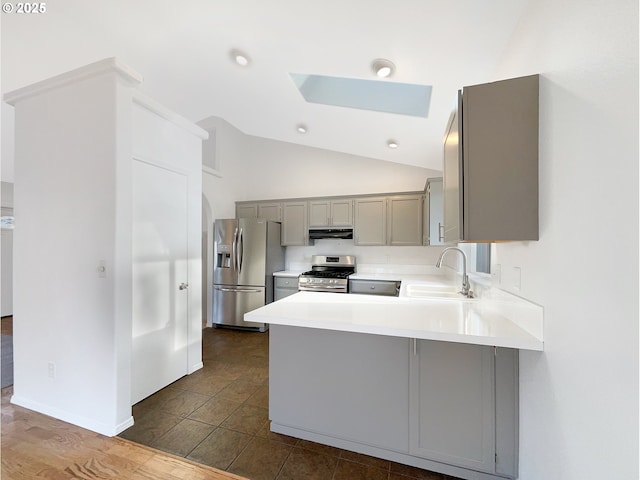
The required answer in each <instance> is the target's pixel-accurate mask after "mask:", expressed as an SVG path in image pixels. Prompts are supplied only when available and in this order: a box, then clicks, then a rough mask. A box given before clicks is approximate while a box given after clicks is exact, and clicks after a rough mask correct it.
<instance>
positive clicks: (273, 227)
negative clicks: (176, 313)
mask: <svg viewBox="0 0 640 480" xmlns="http://www.w3.org/2000/svg"><path fill="white" fill-rule="evenodd" d="M280 270H284V247H282V246H281V245H280V223H278V222H269V221H267V220H264V219H261V218H240V219H235V218H233V219H221V220H216V222H215V233H214V245H213V322H214V324H215V326H217V327H229V328H239V329H247V330H257V331H260V332H264V331H265V330H266V329H267V328H268V326H267V325H266V324H256V323H252V322H245V321H244V314H245V313H246V312H250V311H251V310H255V309H256V308H258V307H261V306H263V305H266V304H267V303H271V302H272V301H273V272H277V271H280Z"/></svg>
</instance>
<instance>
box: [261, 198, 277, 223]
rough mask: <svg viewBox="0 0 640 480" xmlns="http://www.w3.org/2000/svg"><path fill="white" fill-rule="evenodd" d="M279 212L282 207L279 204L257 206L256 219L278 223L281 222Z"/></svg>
mask: <svg viewBox="0 0 640 480" xmlns="http://www.w3.org/2000/svg"><path fill="white" fill-rule="evenodd" d="M281 211H282V205H281V204H280V203H279V202H276V203H259V204H258V218H264V219H266V220H271V221H273V222H280V221H282V215H281Z"/></svg>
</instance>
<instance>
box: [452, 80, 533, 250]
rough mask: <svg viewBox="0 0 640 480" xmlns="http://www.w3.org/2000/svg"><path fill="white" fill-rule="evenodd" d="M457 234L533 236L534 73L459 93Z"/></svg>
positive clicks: (467, 236)
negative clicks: (460, 195) (459, 227)
mask: <svg viewBox="0 0 640 480" xmlns="http://www.w3.org/2000/svg"><path fill="white" fill-rule="evenodd" d="M462 147H463V148H462V154H463V155H462V170H463V174H462V179H463V185H462V189H463V191H464V196H463V224H462V238H463V239H464V240H469V241H478V242H481V241H489V240H538V75H531V76H528V77H521V78H513V79H509V80H502V81H499V82H492V83H486V84H481V85H473V86H470V87H465V88H464V89H463V91H462Z"/></svg>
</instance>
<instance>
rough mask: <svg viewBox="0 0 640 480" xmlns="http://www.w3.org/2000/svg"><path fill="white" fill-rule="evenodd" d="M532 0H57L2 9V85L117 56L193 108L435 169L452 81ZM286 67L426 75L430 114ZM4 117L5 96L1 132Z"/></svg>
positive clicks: (361, 75)
mask: <svg viewBox="0 0 640 480" xmlns="http://www.w3.org/2000/svg"><path fill="white" fill-rule="evenodd" d="M527 2H528V0H323V1H314V2H312V1H305V0H271V1H266V0H174V1H169V0H90V1H88V0H53V1H48V2H46V12H45V13H37V14H36V13H32V14H16V13H12V14H6V13H4V14H2V15H1V16H0V17H1V22H2V23H1V35H2V37H1V41H2V45H1V48H2V52H1V53H2V55H1V62H2V63H1V67H2V70H1V81H2V83H1V88H2V92H3V93H6V92H8V91H11V90H14V89H16V88H19V87H22V86H25V85H28V84H30V83H33V82H36V81H39V80H43V79H45V78H47V77H50V76H53V75H55V74H58V73H62V72H65V71H68V70H72V69H74V68H77V67H79V66H82V65H85V64H87V63H91V62H94V61H97V60H100V59H102V58H105V57H118V58H119V59H120V60H122V61H123V62H124V63H126V64H128V65H129V66H131V67H132V68H134V69H135V70H136V71H138V72H139V73H140V74H142V76H143V77H144V82H143V84H142V85H141V87H140V88H141V89H142V90H143V91H144V92H145V93H147V94H148V95H150V96H152V97H153V98H155V99H156V100H158V101H159V102H161V103H163V104H164V105H166V106H168V107H170V108H172V109H173V110H175V111H176V112H178V113H180V114H181V115H183V116H184V117H186V118H188V119H190V120H192V121H199V120H201V119H204V118H206V117H210V116H217V117H221V118H223V119H225V120H226V121H228V122H229V123H231V124H233V125H234V126H235V127H237V128H238V129H240V130H241V131H243V132H244V133H246V134H249V135H255V136H259V137H266V138H270V139H275V140H281V141H285V142H292V143H298V144H303V145H309V146H313V147H319V148H324V149H329V150H335V151H340V152H346V153H350V154H354V155H361V156H365V157H371V158H376V159H382V160H388V161H392V162H398V163H404V164H409V165H416V166H421V167H425V168H431V169H436V170H440V169H441V151H442V135H443V132H444V129H445V127H446V123H447V120H448V118H449V114H450V112H451V110H452V109H453V108H454V104H455V100H456V94H457V90H458V89H459V88H460V87H462V86H463V85H472V84H475V83H481V82H485V81H488V80H490V79H491V75H492V73H493V71H494V69H495V67H496V65H497V63H498V62H499V60H500V58H501V55H502V53H503V51H504V49H505V47H506V45H507V44H508V42H509V40H510V38H511V35H512V33H513V31H514V29H515V28H516V26H517V24H518V21H519V19H520V18H521V16H522V15H523V12H524V10H525V7H526V4H527ZM234 49H238V50H241V51H243V52H245V53H246V55H248V57H249V58H250V63H249V65H248V66H246V67H240V66H239V65H237V64H236V63H234V62H233V61H232V58H231V55H230V52H231V51H232V50H234ZM378 58H384V59H388V60H390V61H392V62H393V63H394V64H395V67H396V71H395V73H394V75H393V76H392V77H390V78H388V79H386V80H380V79H378V78H377V77H376V76H375V74H374V73H373V71H372V69H371V63H372V61H373V60H374V59H378ZM291 73H298V74H315V75H328V76H336V77H346V78H350V79H363V80H372V81H388V82H397V83H408V84H420V85H428V86H431V87H432V90H431V98H430V105H429V112H428V117H427V118H423V117H418V116H411V115H401V114H394V113H384V112H376V111H368V110H361V109H356V108H347V107H337V106H328V105H321V104H316V103H307V102H306V101H305V100H304V98H303V97H302V95H301V94H300V92H299V91H298V90H297V89H296V86H295V84H294V81H293V80H292V78H291V76H290V74H291ZM11 123H12V119H11V107H8V106H7V105H6V104H3V137H4V138H3V143H5V142H6V141H7V140H10V139H7V138H6V136H7V135H9V134H10V132H11V130H10V125H11ZM300 123H302V124H305V125H306V126H307V129H308V131H307V133H306V134H300V133H298V132H297V131H296V126H297V125H298V124H300ZM5 124H6V125H7V126H6V127H5ZM389 139H394V140H395V141H397V142H398V148H395V149H390V148H388V147H387V141H388V140H389ZM9 143H10V142H9ZM11 153H12V152H11V150H10V149H9V148H5V147H4V146H3V156H5V155H10V154H11ZM4 160H6V159H3V161H4Z"/></svg>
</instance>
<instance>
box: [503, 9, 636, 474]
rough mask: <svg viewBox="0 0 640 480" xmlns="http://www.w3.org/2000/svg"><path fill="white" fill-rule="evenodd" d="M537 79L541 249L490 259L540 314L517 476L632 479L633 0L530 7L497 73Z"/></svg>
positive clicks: (525, 384)
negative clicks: (541, 342) (517, 276)
mask: <svg viewBox="0 0 640 480" xmlns="http://www.w3.org/2000/svg"><path fill="white" fill-rule="evenodd" d="M537 72H539V73H540V74H541V82H540V173H539V175H540V241H538V242H529V243H505V244H497V245H495V247H494V252H493V259H492V263H494V264H496V263H497V264H501V267H502V272H503V276H504V272H505V270H506V271H508V270H509V269H511V268H512V267H515V266H518V267H521V273H522V287H521V289H520V291H519V292H518V293H519V294H520V295H522V296H524V297H526V298H528V299H530V300H532V301H534V302H536V303H539V304H540V305H542V306H543V307H544V316H545V324H544V338H545V351H544V352H543V353H535V352H524V351H523V352H521V353H520V478H521V479H523V480H539V479H562V480H572V479H575V480H578V479H580V480H590V479H593V480H596V479H598V480H599V479H603V478H612V479H613V478H616V479H623V478H624V479H637V478H638V291H639V290H638V2H637V0H617V1H614V2H611V1H606V0H592V1H584V0H568V1H563V2H557V1H554V0H533V1H532V2H531V4H530V6H529V10H528V11H527V12H526V13H525V16H524V20H523V21H522V23H521V25H520V26H519V28H518V29H517V31H516V34H515V37H514V38H513V41H512V42H511V46H510V48H509V49H508V51H507V52H506V54H505V57H504V61H503V62H502V63H501V67H500V68H499V69H498V70H497V71H496V72H495V79H501V78H508V77H515V76H521V75H525V74H530V73H537ZM507 287H508V286H507Z"/></svg>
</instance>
